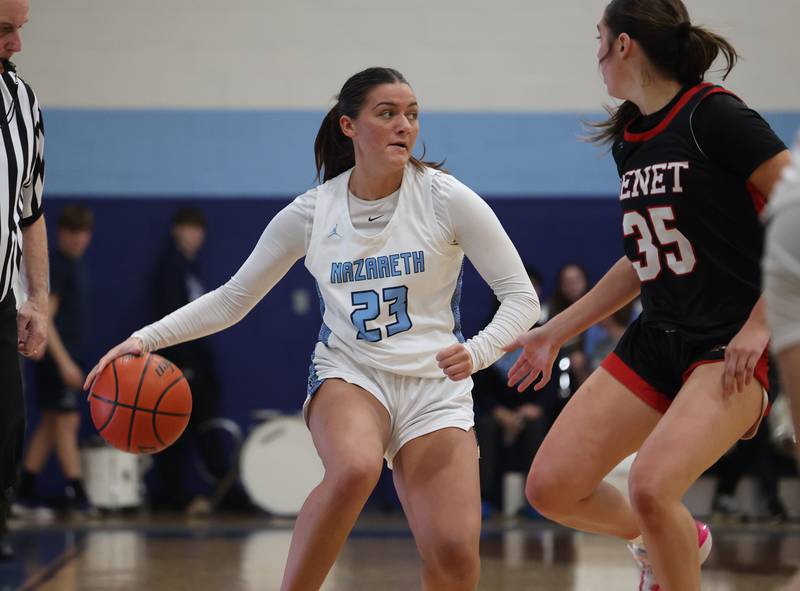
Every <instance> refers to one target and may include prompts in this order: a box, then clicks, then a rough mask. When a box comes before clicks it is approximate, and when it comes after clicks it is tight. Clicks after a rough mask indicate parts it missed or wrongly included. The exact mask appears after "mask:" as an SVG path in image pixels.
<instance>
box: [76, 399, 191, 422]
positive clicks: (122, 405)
mask: <svg viewBox="0 0 800 591" xmlns="http://www.w3.org/2000/svg"><path fill="white" fill-rule="evenodd" d="M92 398H94V399H95V400H97V401H98V402H104V403H106V404H110V405H112V406H119V407H120V408H127V409H133V408H134V406H133V405H132V404H125V403H124V402H116V401H114V400H111V399H110V398H104V397H103V396H98V395H97V394H92ZM136 410H138V411H139V412H155V410H154V409H152V408H141V407H140V408H137V409H136ZM158 414H160V415H162V416H165V417H189V416H191V415H192V413H190V412H170V411H168V410H159V411H158ZM98 430H99V429H98Z"/></svg>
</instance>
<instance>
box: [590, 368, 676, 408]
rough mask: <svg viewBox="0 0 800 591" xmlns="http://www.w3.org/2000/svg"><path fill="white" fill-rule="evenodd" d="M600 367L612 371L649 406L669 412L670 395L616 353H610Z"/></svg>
mask: <svg viewBox="0 0 800 591" xmlns="http://www.w3.org/2000/svg"><path fill="white" fill-rule="evenodd" d="M600 367H602V368H603V369H605V370H606V371H607V372H608V373H610V374H611V375H612V376H613V377H614V378H616V380H617V381H618V382H620V383H621V384H622V385H623V386H625V387H626V388H627V389H628V390H630V391H631V392H633V393H634V394H635V395H636V397H637V398H639V399H640V400H642V402H644V403H645V404H647V406H649V407H651V408H654V409H655V410H657V411H658V412H660V413H661V414H664V413H665V412H667V409H668V408H669V405H670V404H672V400H670V398H669V396H667V395H666V394H664V393H662V392H660V391H658V390H656V389H655V388H654V387H653V386H651V385H650V384H648V383H647V382H645V381H644V379H642V377H641V376H640V375H639V374H637V373H636V372H635V371H633V370H632V369H631V368H630V367H628V365H627V364H626V363H625V362H624V361H623V360H622V359H620V358H619V357H618V356H617V354H616V353H610V354H609V355H608V357H606V358H605V359H604V360H603V363H601V364H600Z"/></svg>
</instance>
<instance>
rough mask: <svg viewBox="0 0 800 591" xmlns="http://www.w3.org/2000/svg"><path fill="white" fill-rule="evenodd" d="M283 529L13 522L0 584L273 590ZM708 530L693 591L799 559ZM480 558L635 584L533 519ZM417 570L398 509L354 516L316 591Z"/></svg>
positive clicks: (793, 546)
mask: <svg viewBox="0 0 800 591" xmlns="http://www.w3.org/2000/svg"><path fill="white" fill-rule="evenodd" d="M291 527H292V522H291V521H286V520H275V519H270V518H267V517H264V516H260V515H241V516H222V517H219V516H216V517H214V518H210V519H203V520H191V519H186V518H182V517H152V516H151V517H140V516H137V517H124V518H123V517H114V518H106V519H102V520H100V519H98V520H86V521H83V522H74V521H73V522H57V523H54V524H50V525H33V524H25V523H16V524H14V532H13V538H12V539H13V542H14V545H15V547H16V550H17V559H16V560H15V561H13V562H7V563H0V591H19V590H25V591H32V590H37V591H118V590H123V589H124V590H139V589H147V590H148V591H180V590H184V589H185V590H187V591H188V590H192V591H212V590H213V591H220V590H224V591H255V590H258V591H271V590H276V589H278V587H279V584H280V579H281V571H282V568H283V562H284V560H285V558H286V554H287V551H288V547H289V539H290V536H291ZM713 532H714V549H713V551H712V554H711V557H710V559H709V561H708V563H707V564H706V566H705V567H704V569H703V589H704V590H710V591H771V590H775V591H777V590H779V589H781V588H782V586H783V584H785V582H786V581H788V579H789V578H790V576H791V574H792V573H793V572H794V570H795V569H796V568H797V567H798V566H800V525H798V524H792V525H784V526H776V527H765V526H749V527H737V528H731V527H727V528H723V527H716V528H714V529H713ZM481 556H482V569H483V570H482V573H483V574H482V577H481V584H480V589H481V590H483V591H501V590H503V591H505V590H509V591H510V590H514V591H522V590H537V591H572V590H575V591H606V590H615V591H616V590H623V591H625V590H631V591H633V590H634V589H636V588H637V579H636V577H637V574H636V570H635V568H634V564H633V561H632V559H631V558H630V557H629V555H628V552H627V550H626V548H625V546H624V544H622V543H621V542H618V541H616V540H612V539H609V538H604V537H599V536H593V535H585V534H577V533H573V532H571V531H568V530H565V529H561V528H559V527H556V526H553V525H551V524H548V523H547V522H544V521H528V520H519V519H515V520H512V521H507V520H502V519H496V520H490V521H487V522H486V523H485V524H484V533H483V537H482V541H481ZM417 568H418V559H417V554H416V549H415V547H414V542H413V540H412V538H411V535H410V533H409V531H408V528H407V526H406V524H405V520H404V519H403V517H402V516H400V515H397V514H395V515H389V516H384V515H366V516H364V517H362V519H361V520H360V521H359V523H358V525H357V526H356V529H355V530H354V532H353V534H352V536H351V538H350V540H349V541H348V543H347V545H346V546H345V549H344V551H343V552H342V555H341V556H340V558H339V561H338V562H337V563H336V566H335V567H334V569H333V571H332V572H331V574H330V576H329V578H328V581H327V583H326V585H325V586H324V587H323V589H324V590H325V591H345V590H346V591H360V590H364V591H367V590H369V591H372V590H376V589H380V590H381V591H409V590H413V589H418V588H419V580H418V576H417Z"/></svg>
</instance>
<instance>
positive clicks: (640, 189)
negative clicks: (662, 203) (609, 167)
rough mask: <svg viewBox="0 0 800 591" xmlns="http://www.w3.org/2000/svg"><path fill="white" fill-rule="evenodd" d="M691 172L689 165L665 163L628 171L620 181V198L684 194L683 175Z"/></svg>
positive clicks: (684, 163)
mask: <svg viewBox="0 0 800 591" xmlns="http://www.w3.org/2000/svg"><path fill="white" fill-rule="evenodd" d="M686 170H689V163H688V162H686V161H683V162H664V163H661V164H651V165H650V166H645V167H644V168H635V169H633V170H629V171H627V172H626V173H625V174H623V175H622V178H621V179H620V192H619V198H620V200H622V199H630V198H632V197H647V196H649V195H664V194H665V193H667V192H669V193H672V194H675V193H683V185H682V184H681V173H682V172H683V171H686Z"/></svg>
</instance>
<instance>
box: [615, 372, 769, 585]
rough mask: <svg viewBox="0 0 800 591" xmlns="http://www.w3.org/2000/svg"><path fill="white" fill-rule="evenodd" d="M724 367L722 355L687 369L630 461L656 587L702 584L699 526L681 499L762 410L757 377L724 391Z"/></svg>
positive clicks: (635, 502)
mask: <svg viewBox="0 0 800 591" xmlns="http://www.w3.org/2000/svg"><path fill="white" fill-rule="evenodd" d="M723 368H724V363H722V362H720V363H711V364H706V365H701V366H700V367H698V368H697V369H696V370H695V371H694V372H693V373H692V375H691V377H690V378H689V380H688V381H687V382H686V384H685V385H684V387H683V388H682V389H681V391H680V393H679V394H678V396H677V397H676V399H675V401H674V402H673V403H672V405H671V406H670V408H669V410H668V411H667V413H666V414H665V415H664V418H663V419H662V420H661V421H660V422H659V424H658V425H657V426H656V428H655V429H654V430H653V433H652V434H651V435H650V436H649V437H648V438H647V440H646V441H645V442H644V444H643V445H642V448H641V449H640V450H639V453H638V455H637V457H636V461H635V462H634V464H633V467H632V468H631V472H630V476H629V486H630V495H631V502H632V503H633V507H634V510H635V512H636V517H637V520H638V522H639V525H640V528H641V530H642V536H643V538H644V542H645V545H646V547H647V554H648V559H649V561H650V563H651V564H652V568H653V571H654V573H655V576H656V580H657V581H658V583H659V585H660V587H661V589H662V591H693V590H699V589H700V559H699V554H698V543H697V542H698V537H697V529H696V527H695V524H694V519H693V518H692V516H691V515H690V514H689V511H688V510H687V509H686V507H685V506H684V505H683V503H682V502H681V499H682V498H683V495H684V494H685V493H686V491H687V490H688V489H689V487H690V486H691V485H692V483H694V482H695V481H696V480H697V479H698V478H699V477H700V475H701V474H702V473H703V472H704V471H705V470H706V469H707V468H708V467H710V466H711V465H712V464H713V463H714V462H716V461H717V460H718V459H719V458H720V457H722V455H723V454H724V453H725V452H726V451H727V450H728V449H729V448H730V446H731V445H733V444H734V443H735V442H736V441H737V440H738V439H739V438H740V437H741V436H742V434H743V433H745V432H746V431H747V430H748V429H749V428H750V427H752V425H753V424H754V423H755V422H756V420H757V418H758V416H759V413H760V412H761V405H762V399H763V394H762V388H761V385H760V384H759V383H758V382H757V381H756V380H752V382H751V383H750V385H749V386H746V387H745V390H744V391H743V392H741V393H733V394H732V395H731V396H730V397H724V396H723V393H722V371H723ZM687 565H696V567H695V568H687Z"/></svg>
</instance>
